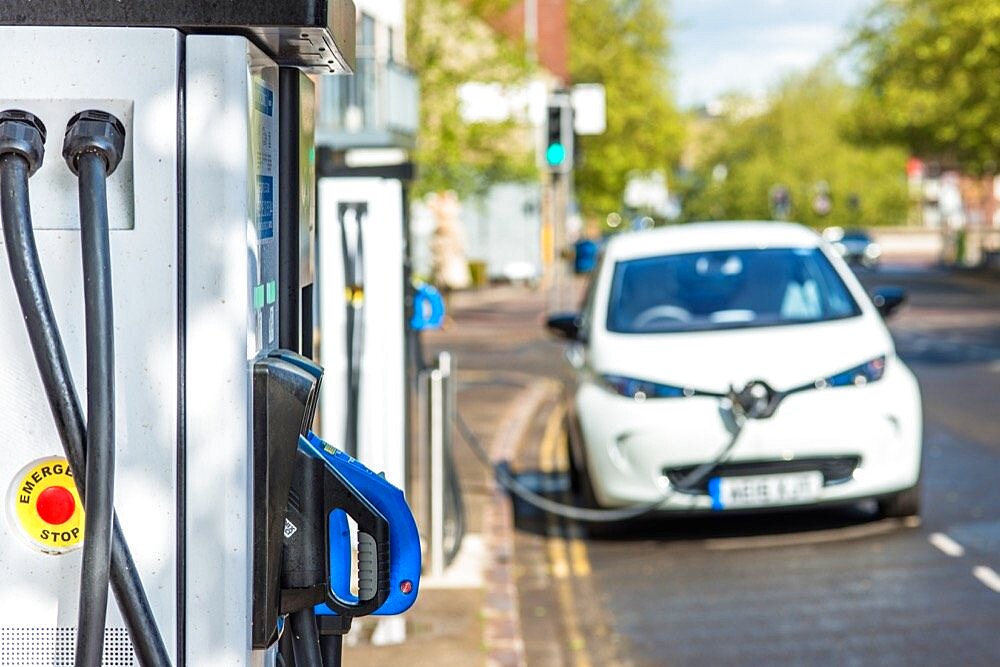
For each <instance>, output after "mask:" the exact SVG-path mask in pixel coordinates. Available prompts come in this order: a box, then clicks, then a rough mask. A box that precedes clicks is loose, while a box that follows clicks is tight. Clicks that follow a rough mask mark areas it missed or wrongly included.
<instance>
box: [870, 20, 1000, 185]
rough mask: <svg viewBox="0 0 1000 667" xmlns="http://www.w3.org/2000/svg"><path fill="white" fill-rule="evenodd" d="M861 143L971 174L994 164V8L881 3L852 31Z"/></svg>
mask: <svg viewBox="0 0 1000 667" xmlns="http://www.w3.org/2000/svg"><path fill="white" fill-rule="evenodd" d="M855 45H856V46H857V47H858V48H859V49H860V56H861V70H862V76H863V81H864V88H863V90H862V94H861V95H860V97H859V99H858V102H857V105H856V108H855V113H854V118H853V132H854V133H855V134H856V135H857V137H858V138H859V139H860V140H861V141H865V142H869V141H892V142H902V143H904V144H905V145H906V146H908V147H909V149H910V150H911V151H912V152H913V153H915V154H917V155H921V156H923V157H927V158H933V159H938V160H940V161H941V162H942V163H944V164H946V165H950V166H959V167H963V168H965V169H966V170H968V171H971V172H973V173H981V172H984V171H985V172H992V171H995V170H996V168H997V164H998V163H1000V2H997V0H880V2H879V3H878V4H877V5H876V6H875V8H874V9H873V10H872V11H871V13H870V14H869V15H868V16H867V18H866V20H865V21H864V23H863V24H862V26H861V27H860V29H859V30H858V34H857V36H856V39H855Z"/></svg>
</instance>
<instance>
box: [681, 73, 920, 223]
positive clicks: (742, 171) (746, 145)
mask: <svg viewBox="0 0 1000 667" xmlns="http://www.w3.org/2000/svg"><path fill="white" fill-rule="evenodd" d="M852 98H853V91H852V89H851V88H850V87H848V86H847V85H845V84H844V83H842V82H841V81H839V80H838V79H837V77H836V75H835V74H834V73H833V69H832V68H831V67H830V66H828V65H823V66H820V67H818V68H817V69H815V70H813V71H811V72H808V73H805V74H801V75H798V76H796V77H793V78H790V79H789V80H788V81H786V83H785V84H784V85H783V86H781V87H780V88H779V89H778V90H776V91H775V92H774V93H773V94H772V95H771V97H770V98H769V99H768V100H767V101H766V104H765V105H764V107H763V109H761V108H760V104H759V103H757V104H754V103H753V102H751V101H749V100H739V99H730V100H729V103H728V108H729V110H730V112H729V113H728V114H727V116H725V117H723V118H719V119H711V120H703V121H701V122H700V123H699V127H698V130H697V136H698V138H699V144H700V147H699V148H700V150H699V154H698V157H697V158H696V160H697V161H696V163H695V164H694V165H693V167H694V174H693V175H692V176H691V178H690V179H689V182H690V185H689V191H688V192H687V196H686V197H685V201H684V217H685V219H687V220H710V219H727V218H728V219H770V218H772V217H775V211H774V210H772V202H771V195H772V193H773V192H774V189H775V188H776V187H777V186H783V187H784V188H786V189H787V190H788V191H789V193H790V195H791V208H790V210H789V211H788V217H789V218H790V219H792V220H797V221H799V222H802V223H804V224H807V225H811V226H814V227H825V226H830V225H840V226H844V227H849V226H857V225H865V226H871V225H884V224H900V223H902V222H903V221H904V219H905V216H906V183H905V172H904V167H905V160H906V153H905V152H904V151H903V150H902V149H900V148H898V147H893V146H878V147H874V148H873V147H865V146H858V145H856V144H854V143H853V142H851V141H850V140H848V139H847V138H845V137H844V136H843V131H842V123H841V119H842V117H843V116H844V114H846V113H848V112H849V110H850V108H851V104H852ZM824 185H825V187H826V188H827V190H826V191H825V192H826V194H828V196H829V202H830V204H831V206H830V208H829V210H828V211H825V210H824V207H823V206H822V205H821V204H822V203H823V202H821V201H817V200H818V199H822V197H823V195H824ZM818 204H820V205H818Z"/></svg>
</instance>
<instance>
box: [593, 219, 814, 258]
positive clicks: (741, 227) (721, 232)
mask: <svg viewBox="0 0 1000 667" xmlns="http://www.w3.org/2000/svg"><path fill="white" fill-rule="evenodd" d="M820 243H822V239H821V238H820V236H819V235H818V234H817V233H816V232H814V231H812V230H811V229H809V228H808V227H804V226H802V225H799V224H796V223H792V222H771V221H766V220H727V221H718V222H694V223H688V224H682V225H673V226H670V227H659V228H656V229H648V230H643V231H638V232H626V233H624V234H617V235H615V236H613V237H612V238H611V239H610V240H609V241H608V246H607V249H606V255H607V256H608V258H609V259H628V258H631V257H653V256H656V255H670V254H674V253H683V252H699V251H705V250H736V249H746V248H815V247H817V246H818V245H819V244H820Z"/></svg>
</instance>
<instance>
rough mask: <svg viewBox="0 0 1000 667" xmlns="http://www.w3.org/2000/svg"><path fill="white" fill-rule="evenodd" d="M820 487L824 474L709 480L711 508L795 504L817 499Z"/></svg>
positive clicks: (787, 474) (754, 476) (799, 473)
mask: <svg viewBox="0 0 1000 667" xmlns="http://www.w3.org/2000/svg"><path fill="white" fill-rule="evenodd" d="M821 488H823V473H821V472H820V471H818V470H810V471H808V472H793V473H783V474H778V475H749V476H747V477H713V478H712V479H710V480H709V481H708V494H709V495H710V496H711V497H712V509H717V510H721V509H729V508H734V507H767V506H769V505H794V504H797V503H804V502H810V501H813V500H816V498H817V497H818V496H819V490H820V489H821Z"/></svg>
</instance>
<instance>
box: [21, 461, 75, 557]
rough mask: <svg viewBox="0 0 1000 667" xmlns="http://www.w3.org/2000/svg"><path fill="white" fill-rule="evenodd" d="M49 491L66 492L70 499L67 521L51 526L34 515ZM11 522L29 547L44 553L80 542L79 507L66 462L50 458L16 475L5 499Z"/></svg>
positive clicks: (38, 515) (69, 548)
mask: <svg viewBox="0 0 1000 667" xmlns="http://www.w3.org/2000/svg"><path fill="white" fill-rule="evenodd" d="M52 487H61V488H64V489H66V491H68V492H69V494H70V495H71V496H72V498H73V503H74V505H73V511H72V513H71V514H70V515H69V518H68V519H66V520H65V521H62V522H61V523H59V524H52V523H49V522H48V521H46V520H45V519H43V518H42V516H41V514H40V513H39V511H38V499H39V497H40V496H41V495H42V493H43V492H44V491H45V490H46V489H49V488H52ZM7 502H8V503H9V507H11V508H13V511H12V512H10V514H12V515H13V516H12V517H11V518H12V519H13V522H14V523H15V524H16V527H17V528H18V529H19V530H18V532H20V533H21V535H22V537H24V538H25V539H26V540H27V542H28V543H29V545H30V546H32V547H34V548H35V549H37V550H39V551H42V552H44V553H51V554H60V553H65V552H67V551H71V550H73V549H75V548H76V547H78V546H79V545H80V543H81V542H82V541H83V503H82V502H81V501H80V495H79V494H78V493H77V491H76V482H75V481H74V480H73V473H72V471H71V470H70V467H69V463H68V462H67V461H66V459H64V458H62V457H58V456H51V457H47V458H44V459H38V460H36V461H32V462H31V463H29V464H28V465H26V466H25V467H24V468H22V469H21V471H20V472H19V473H18V474H17V476H16V477H15V478H14V482H13V484H12V485H11V487H10V490H9V491H8V495H7Z"/></svg>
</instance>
